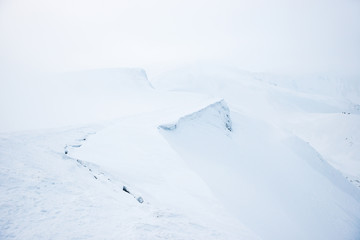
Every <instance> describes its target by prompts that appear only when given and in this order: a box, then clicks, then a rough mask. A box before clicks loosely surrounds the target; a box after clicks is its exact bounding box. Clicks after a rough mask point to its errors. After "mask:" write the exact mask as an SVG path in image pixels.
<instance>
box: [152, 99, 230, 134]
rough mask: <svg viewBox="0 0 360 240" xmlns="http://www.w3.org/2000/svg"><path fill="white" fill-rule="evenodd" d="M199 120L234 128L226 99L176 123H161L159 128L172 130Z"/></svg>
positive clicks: (216, 125) (226, 128)
mask: <svg viewBox="0 0 360 240" xmlns="http://www.w3.org/2000/svg"><path fill="white" fill-rule="evenodd" d="M197 120H199V121H201V124H210V125H212V126H214V127H218V128H222V129H225V130H228V131H230V132H231V130H232V122H231V118H230V110H229V107H228V106H227V104H226V102H225V101H224V100H221V101H219V102H215V103H213V104H210V105H209V106H207V107H205V108H203V109H201V110H199V111H197V112H194V113H192V114H189V115H186V116H183V117H181V118H180V119H179V120H178V121H177V122H176V123H170V124H163V125H160V126H159V128H160V129H163V130H168V131H171V130H175V129H177V128H181V126H182V125H183V124H188V123H189V122H190V123H191V122H194V121H197Z"/></svg>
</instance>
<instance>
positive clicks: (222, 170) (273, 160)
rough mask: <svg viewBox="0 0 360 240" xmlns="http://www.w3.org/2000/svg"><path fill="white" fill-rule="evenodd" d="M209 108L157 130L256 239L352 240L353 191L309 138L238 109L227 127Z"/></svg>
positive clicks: (356, 196) (357, 196)
mask: <svg viewBox="0 0 360 240" xmlns="http://www.w3.org/2000/svg"><path fill="white" fill-rule="evenodd" d="M214 110H215V111H217V110H216V109H214V106H213V105H210V106H209V107H208V109H205V110H202V111H200V112H198V113H196V114H193V115H190V116H189V117H188V119H187V121H185V120H184V119H181V122H182V124H180V125H178V127H176V128H162V129H163V130H162V133H163V134H164V136H165V137H166V139H167V140H168V141H169V143H170V144H171V145H172V146H173V148H174V149H176V151H177V152H178V153H179V154H180V155H181V156H182V157H183V158H184V159H185V160H186V161H187V163H188V164H189V166H190V167H191V168H192V169H194V170H195V171H196V172H197V173H199V175H200V176H201V177H202V178H203V179H204V181H205V182H206V183H207V184H208V185H209V187H210V188H211V189H212V191H213V192H214V193H215V195H216V196H217V197H218V198H219V199H221V201H222V203H223V204H224V206H226V207H227V208H228V209H229V210H231V211H232V212H233V213H234V214H235V215H236V216H237V217H238V218H239V219H240V220H241V222H243V223H245V224H246V225H247V226H248V227H250V228H251V229H252V230H254V231H255V232H256V233H258V234H259V235H260V237H262V238H263V239H358V237H359V236H360V220H359V219H360V193H359V191H358V190H357V189H356V188H355V187H354V186H352V185H351V184H350V183H349V182H348V181H347V180H346V179H345V178H344V177H343V176H342V175H341V174H340V172H338V171H336V170H335V169H333V168H332V167H331V166H330V165H329V164H328V163H326V162H325V161H324V160H323V159H322V158H321V156H320V154H318V153H317V152H316V151H315V150H314V149H313V148H311V146H310V145H309V144H307V143H305V142H304V141H302V140H301V139H299V138H297V137H296V136H293V135H292V134H286V133H283V132H282V131H281V130H279V129H276V128H274V127H272V126H270V125H268V124H266V123H264V122H260V121H257V120H255V119H252V118H249V117H246V116H244V115H242V114H239V113H238V112H231V116H232V119H233V128H232V131H229V129H227V128H226V127H225V126H226V121H223V122H222V124H217V125H215V124H213V122H214V120H215V119H216V118H215V117H216V116H214V115H212V114H204V111H205V112H213V111H214ZM226 114H229V113H226ZM195 116H196V117H195ZM217 119H219V118H217ZM179 123H180V122H179Z"/></svg>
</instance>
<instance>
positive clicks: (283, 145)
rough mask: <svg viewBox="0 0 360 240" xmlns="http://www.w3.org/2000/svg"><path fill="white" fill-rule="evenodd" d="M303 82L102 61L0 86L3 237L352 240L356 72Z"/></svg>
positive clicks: (356, 226) (359, 162) (357, 224)
mask: <svg viewBox="0 0 360 240" xmlns="http://www.w3.org/2000/svg"><path fill="white" fill-rule="evenodd" d="M311 79H312V80H311V81H310V78H307V79H302V78H300V77H282V76H274V75H267V74H254V73H250V72H244V71H239V70H237V69H230V68H220V67H214V66H210V67H209V66H207V67H206V66H197V67H192V68H183V69H178V70H174V71H169V72H164V73H163V74H161V75H159V76H157V77H154V78H153V79H150V81H149V80H148V79H147V76H146V73H145V71H144V70H141V69H102V70H91V71H84V72H75V73H66V74H61V75H56V76H46V77H44V76H43V77H42V79H39V80H38V81H37V82H36V84H35V85H34V86H32V87H31V88H29V89H28V91H26V89H25V88H24V89H23V91H21V92H22V93H24V96H21V95H19V92H17V91H14V92H12V93H13V94H8V95H7V96H5V97H4V96H3V98H4V99H7V100H15V99H17V98H19V99H21V101H20V102H15V103H14V104H2V105H1V110H2V112H3V113H4V116H5V118H4V119H2V120H1V122H2V124H3V125H2V128H1V131H2V133H1V134H0V192H1V194H0V214H1V216H2V218H0V239H49V238H51V239H269V240H278V239H284V240H285V239H314V240H315V239H316V240H321V239H324V240H325V239H326V240H328V239H354V240H355V239H358V238H359V236H360V220H359V219H360V189H359V187H358V186H359V185H360V158H359V156H360V152H359V149H360V146H359V145H360V129H359V128H360V124H359V123H360V118H359V117H360V109H358V108H357V106H358V104H359V103H360V102H359V101H358V99H360V98H359V82H358V81H356V80H354V79H348V80H344V81H340V80H339V81H338V80H334V81H332V80H329V81H328V80H326V79H325V80H324V79H322V80H321V79H320V80H316V79H318V78H317V77H314V78H311ZM150 82H151V83H150ZM8 89H9V90H11V89H13V90H14V89H15V90H16V88H11V87H9V88H8ZM9 92H10V91H9ZM13 109H18V112H17V113H13V112H12V110H13ZM66 125H72V126H70V127H69V126H66ZM49 127H51V129H49ZM39 128H43V129H42V130H35V129H39ZM21 129H27V131H19V130H21ZM10 130H17V131H18V132H11V131H10ZM357 181H359V182H357Z"/></svg>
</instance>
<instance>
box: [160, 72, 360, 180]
mask: <svg viewBox="0 0 360 240" xmlns="http://www.w3.org/2000/svg"><path fill="white" fill-rule="evenodd" d="M153 84H154V86H155V87H156V88H159V89H163V90H170V91H173V92H174V91H175V92H179V91H181V92H197V93H203V94H208V95H210V96H213V97H218V98H224V99H225V100H226V101H227V103H228V104H229V106H230V108H231V109H232V110H236V111H238V112H240V113H242V114H243V115H245V116H249V117H252V118H254V119H258V120H260V121H265V122H267V123H268V124H270V125H274V126H276V127H278V128H280V129H283V130H284V131H288V132H290V133H293V134H294V135H296V136H298V137H300V138H301V139H303V140H304V141H306V142H309V143H310V145H311V146H312V147H313V148H315V149H316V150H317V151H318V152H319V153H320V154H321V155H322V156H323V157H324V158H325V160H326V161H328V162H329V163H330V164H331V165H332V166H334V167H335V168H337V169H338V170H340V171H341V172H342V173H343V174H344V175H345V176H346V177H348V178H349V179H350V181H352V182H353V183H354V184H355V185H356V186H360V108H359V106H360V81H359V79H357V78H326V77H314V76H304V77H291V76H281V75H271V74H256V73H250V72H245V71H240V70H238V69H234V68H228V67H219V66H211V65H210V66H209V65H200V66H193V67H186V68H180V69H176V70H173V71H169V72H165V73H163V74H162V75H160V76H158V77H156V78H155V79H154V80H153Z"/></svg>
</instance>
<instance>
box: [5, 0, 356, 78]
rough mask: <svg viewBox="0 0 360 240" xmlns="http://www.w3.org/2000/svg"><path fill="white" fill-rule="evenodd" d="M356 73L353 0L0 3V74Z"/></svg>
mask: <svg viewBox="0 0 360 240" xmlns="http://www.w3.org/2000/svg"><path fill="white" fill-rule="evenodd" d="M204 61H210V62H219V63H222V64H231V65H233V66H237V67H239V68H242V69H245V70H251V71H265V72H277V73H282V72H284V73H340V74H360V1H359V0H237V1H235V0H221V1H220V0H219V1H218V0H216V1H214V0H181V1H178V0H175V1H171V0H155V1H151V0H127V1H125V0H99V1H94V0H80V1H76V0H0V65H1V66H0V70H2V71H5V70H15V71H17V70H18V69H19V70H20V69H27V70H38V71H39V70H40V71H69V70H78V69H89V68H106V67H145V68H152V67H158V68H159V67H160V68H161V67H165V66H176V65H180V64H192V63H196V62H204Z"/></svg>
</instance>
